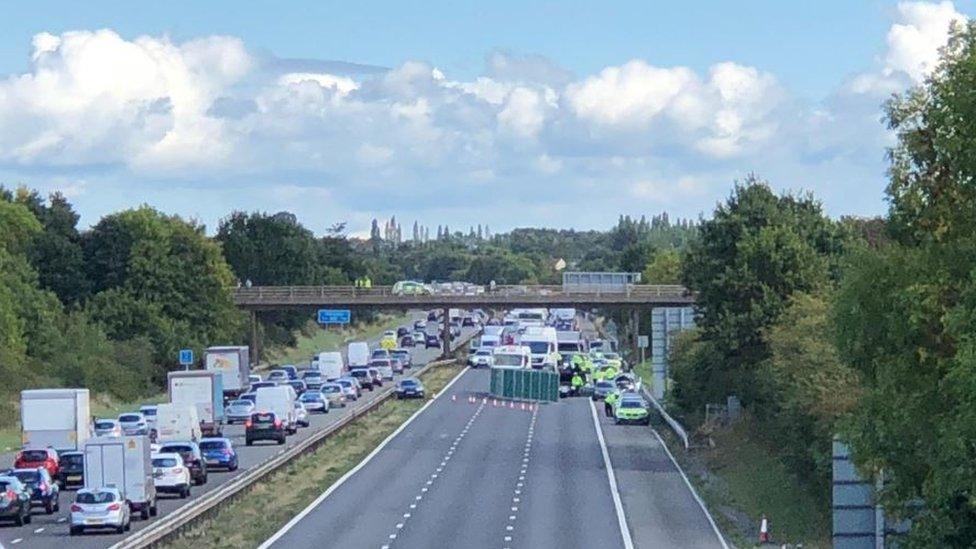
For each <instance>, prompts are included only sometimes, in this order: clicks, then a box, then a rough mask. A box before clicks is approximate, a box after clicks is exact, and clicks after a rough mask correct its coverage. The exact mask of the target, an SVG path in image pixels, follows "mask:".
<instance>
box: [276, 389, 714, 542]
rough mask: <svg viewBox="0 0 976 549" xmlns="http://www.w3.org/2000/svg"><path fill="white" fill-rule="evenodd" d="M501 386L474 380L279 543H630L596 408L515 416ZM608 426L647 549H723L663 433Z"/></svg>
mask: <svg viewBox="0 0 976 549" xmlns="http://www.w3.org/2000/svg"><path fill="white" fill-rule="evenodd" d="M487 386H488V372H487V371H484V370H469V371H467V372H466V373H464V374H463V375H462V376H461V377H460V378H459V379H458V380H457V381H456V382H455V383H454V384H453V385H452V386H451V387H450V388H449V389H447V390H445V391H443V392H442V394H441V396H440V397H439V398H438V399H437V400H435V401H434V402H433V403H432V404H431V405H430V406H429V407H428V408H427V409H426V410H424V411H423V412H422V413H420V414H419V415H418V416H417V417H416V419H415V420H414V421H413V422H412V423H410V424H409V425H408V426H407V427H406V428H405V429H404V430H403V431H401V432H400V433H399V434H398V435H396V436H395V437H394V438H392V439H391V440H390V442H389V443H388V444H387V445H386V446H385V447H383V448H382V450H380V451H379V452H377V453H376V454H375V455H374V456H373V457H372V459H371V460H369V461H368V462H367V463H365V464H364V465H363V466H362V468H361V469H360V470H359V471H357V472H356V473H354V474H353V475H351V476H350V477H349V478H348V479H346V481H345V482H344V483H342V484H341V485H339V486H337V487H334V488H333V489H332V490H333V491H332V492H331V494H329V495H328V497H326V498H325V499H323V500H322V501H320V502H318V503H317V504H315V505H313V506H311V507H310V508H308V509H306V510H305V512H303V514H301V515H299V516H298V517H296V519H295V520H294V521H293V524H291V525H290V527H287V528H286V529H284V530H282V531H281V532H279V534H277V535H276V536H277V537H274V538H272V539H271V540H268V542H266V544H265V546H266V547H273V548H275V549H278V548H282V549H283V548H296V549H300V548H313V547H323V546H327V547H343V548H359V547H363V548H372V549H384V548H385V549H391V548H400V547H402V548H427V547H465V548H470V549H481V548H495V549H497V548H505V547H525V548H530V547H531V548H533V549H537V548H550V547H551V548H564V547H600V548H611V547H627V544H626V543H625V539H624V534H623V531H625V529H623V528H621V527H620V525H619V522H618V514H617V508H616V506H615V503H614V494H613V490H614V488H613V485H611V483H610V481H609V478H608V474H607V468H606V466H605V461H604V457H603V452H602V448H601V445H600V441H599V436H598V434H597V424H596V423H595V422H594V410H593V408H592V407H591V403H590V401H589V399H586V398H569V399H564V400H562V401H561V402H558V403H552V404H542V405H538V406H534V407H526V408H523V406H522V404H521V403H516V404H515V407H514V408H513V407H512V404H511V403H509V402H502V401H500V400H499V401H495V400H494V399H491V398H486V397H485V395H484V391H485V389H486V388H487ZM600 413H601V414H602V410H600ZM599 428H600V430H601V431H600V432H601V433H603V434H604V435H605V439H606V441H607V444H608V450H609V457H610V459H611V462H612V463H613V467H614V472H615V473H616V476H617V480H616V486H619V500H618V501H620V502H621V510H622V511H623V515H624V516H625V520H626V524H627V526H628V528H627V529H626V530H627V531H629V532H630V533H631V534H632V536H631V538H632V540H633V546H634V547H682V548H685V547H691V548H698V547H705V548H713V547H718V548H721V547H722V542H720V540H719V537H718V536H717V534H716V533H715V532H714V531H713V530H712V527H711V524H710V523H709V521H708V518H707V516H706V514H705V512H704V510H703V509H702V508H701V507H700V506H698V504H697V502H696V500H695V498H694V496H693V495H692V492H691V490H690V489H689V488H688V487H687V485H685V484H684V481H683V480H682V477H681V474H680V472H679V471H678V469H677V468H676V467H675V466H674V464H673V463H671V462H670V459H669V458H668V457H667V456H666V454H665V453H664V452H663V447H658V448H654V443H655V441H657V438H656V436H654V433H653V431H652V430H651V429H650V428H649V427H637V426H618V425H614V424H612V423H609V422H607V421H605V420H601V421H600V422H599Z"/></svg>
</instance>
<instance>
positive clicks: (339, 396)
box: [319, 383, 346, 408]
mask: <svg viewBox="0 0 976 549" xmlns="http://www.w3.org/2000/svg"><path fill="white" fill-rule="evenodd" d="M319 392H320V393H322V396H324V397H325V399H326V400H328V401H329V408H345V407H346V394H345V392H343V390H342V385H339V384H338V383H323V384H322V388H321V389H319Z"/></svg>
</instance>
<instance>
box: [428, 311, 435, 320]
mask: <svg viewBox="0 0 976 549" xmlns="http://www.w3.org/2000/svg"><path fill="white" fill-rule="evenodd" d="M427 320H432V321H436V320H437V311H428V312H427Z"/></svg>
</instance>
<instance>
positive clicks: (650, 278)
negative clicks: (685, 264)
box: [641, 249, 681, 284]
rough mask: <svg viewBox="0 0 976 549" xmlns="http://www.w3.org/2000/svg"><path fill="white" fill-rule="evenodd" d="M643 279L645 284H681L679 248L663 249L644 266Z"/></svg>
mask: <svg viewBox="0 0 976 549" xmlns="http://www.w3.org/2000/svg"><path fill="white" fill-rule="evenodd" d="M641 280H643V282H644V283H645V284H680V283H681V253H679V252H678V250H674V249H669V250H661V251H659V252H657V253H656V254H654V257H653V258H652V259H651V260H650V261H649V262H648V263H647V265H645V266H644V269H643V272H642V273H641Z"/></svg>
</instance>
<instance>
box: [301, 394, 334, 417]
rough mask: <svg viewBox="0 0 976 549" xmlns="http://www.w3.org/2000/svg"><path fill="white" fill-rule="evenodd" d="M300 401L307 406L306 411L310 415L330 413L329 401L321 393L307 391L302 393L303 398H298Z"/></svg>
mask: <svg viewBox="0 0 976 549" xmlns="http://www.w3.org/2000/svg"><path fill="white" fill-rule="evenodd" d="M298 400H299V402H301V403H302V405H304V406H305V410H306V411H307V412H308V413H312V412H320V413H323V414H326V413H328V412H329V399H327V398H326V397H325V395H323V394H322V393H321V392H320V391H305V392H304V393H302V396H300V397H298Z"/></svg>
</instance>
